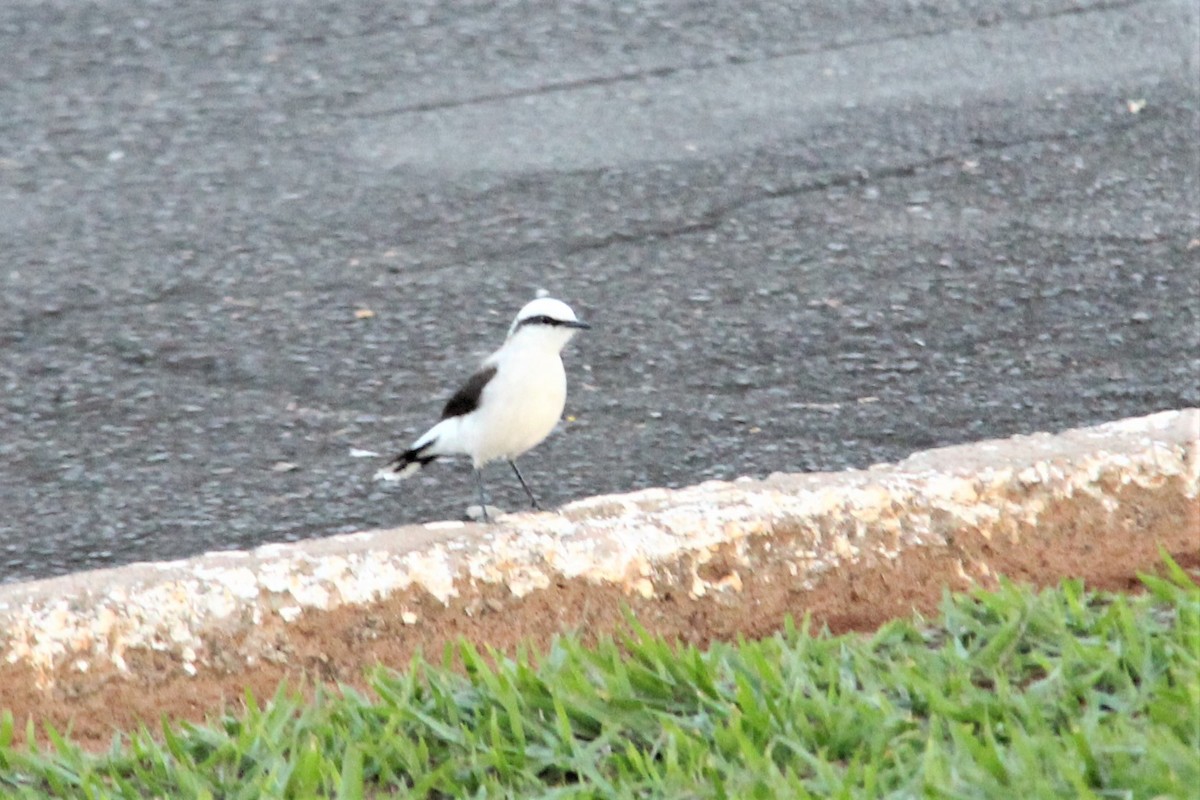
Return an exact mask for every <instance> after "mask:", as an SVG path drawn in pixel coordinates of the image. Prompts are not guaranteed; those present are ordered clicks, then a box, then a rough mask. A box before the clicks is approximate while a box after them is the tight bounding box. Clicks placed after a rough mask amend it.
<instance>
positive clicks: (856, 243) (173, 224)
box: [0, 0, 1200, 581]
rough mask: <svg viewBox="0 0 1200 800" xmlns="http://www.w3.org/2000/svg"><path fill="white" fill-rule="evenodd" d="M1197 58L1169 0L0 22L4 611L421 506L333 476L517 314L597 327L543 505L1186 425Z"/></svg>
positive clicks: (406, 495)
mask: <svg viewBox="0 0 1200 800" xmlns="http://www.w3.org/2000/svg"><path fill="white" fill-rule="evenodd" d="M1198 46H1200V22H1198V21H1197V11H1196V9H1195V8H1194V3H1189V2H1131V3H1086V2H1085V3H1077V2H1035V3H1017V2H987V3H984V2H977V3H971V2H963V3H948V4H940V3H939V4H909V3H895V4H891V3H889V4H879V3H867V2H861V3H844V2H832V0H831V1H830V2H827V3H825V4H806V5H794V4H772V3H754V2H751V3H743V2H739V3H728V4H724V5H713V4H705V3H697V4H687V3H682V2H676V1H674V0H668V1H667V2H661V3H643V4H636V5H635V4H630V5H614V4H611V3H600V2H597V3H577V4H570V5H569V7H567V8H565V9H562V10H557V11H555V12H552V11H551V10H549V9H548V8H542V7H536V8H534V7H528V6H526V5H525V4H490V3H489V4H483V3H479V4H462V5H455V4H446V3H428V4H424V5H419V4H416V3H406V4H378V3H365V2H338V3H330V2H325V3H322V2H313V1H310V0H296V1H295V2H286V3H267V4H254V3H247V2H245V0H219V1H217V2H210V3H204V4H173V3H166V4H164V3H150V2H145V3H133V2H97V3H80V2H74V1H72V2H10V3H6V4H3V5H2V6H0V254H3V261H2V262H0V511H2V512H3V514H2V515H0V581H11V580H20V579H25V578H30V577H36V576H47V575H52V574H59V573H63V572H69V571H74V570H79V569H84V568H89V567H96V566H104V565H111V564H118V563H126V562H130V561H137V560H146V559H163V558H174V557H181V556H185V555H190V554H194V553H198V552H201V551H205V550H211V549H218V548H228V547H246V546H252V545H254V544H258V543H262V542H268V541H282V540H294V539H298V538H305V537H311V536H319V535H324V534H329V533H334V532H343V531H348V530H356V529H361V528H366V527H377V526H388V525H395V524H400V523H406V522H414V521H421V520H429V519H440V518H445V517H455V516H458V515H459V514H460V513H461V512H462V509H463V508H464V506H465V505H466V503H467V502H470V501H471V499H472V497H473V495H472V490H473V486H472V483H471V480H470V476H469V471H468V470H467V469H466V467H465V465H461V464H460V465H453V464H439V465H437V466H436V467H434V468H431V469H430V470H428V471H426V472H425V473H424V474H423V475H422V476H420V477H419V478H417V479H414V480H412V481H409V482H407V483H404V484H401V485H400V486H399V487H391V486H382V485H378V484H373V483H372V482H371V480H370V478H371V474H372V473H373V472H374V470H375V468H376V467H377V466H378V464H377V463H376V462H375V461H374V460H372V459H368V458H356V457H353V456H352V455H351V451H352V449H362V450H376V451H380V452H385V453H386V452H390V451H391V450H393V449H395V448H398V447H400V446H402V445H404V444H406V443H407V442H408V440H409V439H410V438H411V437H412V436H413V435H414V434H416V433H418V432H420V431H421V430H423V429H424V428H425V426H426V425H427V424H428V423H429V422H430V421H432V420H433V419H434V418H435V417H436V414H437V411H438V410H439V409H440V406H441V404H442V402H444V400H445V398H446V397H447V396H448V395H449V393H450V392H451V391H452V390H453V388H454V383H456V382H457V380H458V379H459V378H460V377H465V375H466V374H468V373H469V371H470V370H471V368H472V367H473V366H474V362H475V361H476V360H477V359H478V358H479V357H481V356H482V355H484V354H485V353H486V352H487V351H488V350H489V349H490V348H491V347H493V346H494V345H495V344H496V343H497V341H498V339H499V338H500V337H502V336H503V332H504V330H505V328H506V326H507V324H508V321H509V318H510V316H511V314H512V313H514V312H515V310H516V309H517V308H518V307H519V306H520V305H521V303H522V302H524V301H525V300H527V299H528V298H529V297H531V296H532V294H533V292H534V291H535V289H537V288H539V287H545V288H547V289H549V290H551V291H552V292H554V293H555V294H557V295H559V296H561V297H563V298H564V299H565V300H567V301H568V302H570V303H571V304H572V305H574V306H575V308H576V309H577V310H578V311H579V312H580V313H581V315H584V316H585V317H586V318H588V319H589V320H590V321H592V322H593V324H594V325H595V329H594V330H593V331H592V332H590V334H588V335H587V336H583V337H579V338H577V339H576V342H575V343H573V344H572V346H571V347H570V348H569V350H568V372H569V374H570V381H571V394H570V397H569V399H568V410H567V413H568V415H569V416H568V419H567V421H565V422H564V425H563V427H562V429H561V430H560V432H559V433H558V434H557V435H555V436H553V437H552V438H551V439H550V440H549V441H548V442H547V443H546V444H545V445H543V446H542V447H541V448H539V449H538V450H535V451H534V452H533V453H531V454H530V456H529V457H528V458H527V459H526V462H525V464H524V467H525V468H526V475H527V477H528V478H529V479H530V480H531V482H532V483H533V484H534V486H535V488H537V489H538V490H540V492H541V494H542V495H544V496H545V498H546V499H547V500H548V501H550V502H561V501H565V500H567V499H571V498H574V497H579V496H583V495H588V494H594V493H600V492H611V491H622V490H627V489H633V488H639V487H644V486H651V485H668V486H674V485H685V484H689V483H694V482H697V481H700V480H704V479H707V478H714V477H717V478H728V477H734V476H737V475H741V474H753V475H762V474H767V473H769V472H772V471H777V470H784V471H800V470H833V469H841V468H845V467H850V466H863V465H866V464H870V463H873V462H877V461H883V460H892V459H896V458H899V457H902V456H904V455H906V454H908V453H910V452H912V451H914V450H918V449H923V448H926V447H930V446H934V445H938V444H949V443H957V442H963V441H969V440H974V439H979V438H985V437H993V436H1005V435H1009V434H1012V433H1017V432H1023V431H1032V430H1041V429H1058V428H1065V427H1072V426H1077V425H1084V424H1089V423H1095V422H1099V421H1103V420H1108V419H1114V418H1118V417H1122V416H1128V415H1133V414H1141V413H1146V412H1149V411H1154V410H1158V409H1164V408H1175V407H1182V406H1195V405H1200V378H1198V376H1200V356H1198V354H1200V329H1198V328H1200V287H1198V283H1200V278H1198V275H1200V210H1198V209H1200V189H1198V182H1200V179H1198V177H1197V176H1198V174H1200V155H1198V138H1200V137H1198V134H1197V130H1200V88H1198V84H1200V72H1198V70H1200V67H1198V64H1200V60H1198V57H1197V49H1198ZM368 312H369V314H368ZM446 375H451V376H454V377H453V378H452V379H450V380H447V378H446V377H445V376H446ZM489 477H490V485H491V487H492V489H493V491H494V493H495V495H496V499H497V500H499V501H500V502H501V504H503V505H507V506H509V507H513V508H516V507H519V506H520V500H521V497H522V495H521V491H520V488H519V487H518V486H515V485H510V483H512V481H510V480H509V476H508V475H507V474H505V471H504V470H502V469H499V468H497V469H495V470H494V471H492V472H491V473H490V476H489Z"/></svg>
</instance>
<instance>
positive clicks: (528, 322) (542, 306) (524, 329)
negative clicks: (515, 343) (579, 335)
mask: <svg viewBox="0 0 1200 800" xmlns="http://www.w3.org/2000/svg"><path fill="white" fill-rule="evenodd" d="M590 327H592V326H591V325H588V324H587V323H586V322H584V321H583V320H581V319H579V318H578V317H576V316H575V312H574V311H572V310H571V307H570V306H569V305H567V304H566V303H564V302H563V301H562V300H555V299H554V298H553V297H539V298H538V299H537V300H532V301H530V302H529V303H526V304H525V307H524V308H522V309H521V310H520V311H518V312H517V318H516V319H514V320H513V324H512V327H511V328H509V329H508V338H509V339H510V340H511V339H514V338H516V337H518V336H519V337H522V338H528V340H529V341H530V342H531V343H532V342H545V343H546V344H547V345H553V346H557V349H559V350H561V349H562V348H563V347H564V346H566V344H567V342H569V341H570V340H571V337H572V336H574V335H575V333H576V332H577V331H579V330H583V329H587V328H590Z"/></svg>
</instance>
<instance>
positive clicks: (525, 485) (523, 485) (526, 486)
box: [508, 458, 542, 511]
mask: <svg viewBox="0 0 1200 800" xmlns="http://www.w3.org/2000/svg"><path fill="white" fill-rule="evenodd" d="M508 463H509V466H511V467H512V468H513V472H515V473H516V475H517V480H519V481H520V482H521V488H522V489H524V490H525V494H527V495H529V502H530V503H531V504H532V505H533V507H534V508H536V509H537V510H538V511H541V510H542V507H541V506H539V505H538V501H537V498H536V497H534V496H533V490H532V489H530V488H529V484H528V483H526V482H525V479H524V478H522V477H521V470H519V469H517V462H516V460H515V459H511V458H510V459H509V460H508Z"/></svg>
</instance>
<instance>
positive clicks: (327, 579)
mask: <svg viewBox="0 0 1200 800" xmlns="http://www.w3.org/2000/svg"><path fill="white" fill-rule="evenodd" d="M1198 497H1200V410H1197V409H1186V410H1182V411H1167V412H1162V413H1158V414H1153V415H1151V416H1147V417H1142V418H1137V419H1129V420H1123V421H1119V422H1114V423H1109V424H1105V425H1100V426H1098V427H1094V428H1085V429H1078V430H1073V431H1068V432H1065V433H1062V434H1059V435H1048V434H1036V435H1032V436H1018V437H1014V438H1012V439H1007V440H1001V441H990V442H982V443H978V444H972V445H965V446H959V447H949V448H942V449H938V450H931V451H927V452H924V453H919V454H917V455H914V456H912V457H910V458H908V459H906V460H904V461H902V462H900V463H897V464H891V465H880V466H877V467H873V468H871V469H869V470H860V471H850V472H844V473H834V474H810V475H774V476H771V477H770V478H768V479H766V480H750V479H739V480H737V481H734V482H731V483H730V482H715V481H714V482H708V483H703V484H700V485H698V486H693V487H690V488H686V489H682V490H678V491H667V490H661V489H651V490H646V491H641V492H635V493H632V494H625V495H610V496H603V497H594V498H590V499H587V500H581V501H578V502H575V503H571V504H569V505H567V506H565V507H563V508H562V509H560V510H559V511H558V512H554V513H541V514H519V515H509V516H506V517H504V518H502V519H501V520H500V521H499V522H498V523H497V524H495V525H493V526H490V527H485V526H480V525H474V524H466V523H457V522H439V523H431V524H428V525H424V526H414V527H406V528H398V529H393V530H378V531H368V532H364V533H356V534H350V535H343V536H334V537H330V538H327V539H319V540H312V541H307V542H301V543H298V544H289V545H267V546H264V547H259V548H257V549H255V550H252V551H248V552H221V553H210V554H207V555H204V556H200V557H197V558H192V559H187V560H182V561H173V562H166V563H157V564H135V565H132V566H129V567H123V568H118V569H111V570H98V571H95V572H88V573H80V574H76V575H71V576H67V577H63V578H57V579H52V580H46V581H37V582H31V583H26V584H17V585H11V586H0V663H6V664H9V665H14V666H23V667H29V668H31V669H32V670H33V673H34V675H35V676H36V680H37V681H38V684H39V685H40V686H42V687H50V686H52V685H54V684H55V682H56V681H57V680H59V679H61V678H62V677H63V676H64V675H67V674H72V673H73V674H76V675H78V674H80V673H88V672H89V671H97V670H102V671H114V670H115V671H116V672H122V671H128V670H130V669H131V668H132V667H131V664H132V663H134V662H136V661H138V660H139V659H140V657H141V656H146V655H151V656H153V657H154V659H156V663H159V664H161V663H162V661H163V659H164V658H165V659H168V660H169V661H170V662H172V663H174V664H176V668H177V669H178V670H180V671H182V672H183V673H186V674H189V675H195V674H197V673H198V672H200V671H203V670H206V669H221V670H226V671H228V670H235V671H236V669H238V668H239V665H241V666H243V667H246V666H254V665H255V664H256V663H260V662H261V660H262V659H269V658H270V657H271V653H273V652H278V648H279V641H280V637H283V638H284V639H286V637H287V636H288V635H289V626H292V624H293V623H294V622H295V621H296V620H297V619H298V618H300V617H301V616H302V615H306V614H310V613H314V612H325V611H330V610H332V609H336V608H339V607H352V606H365V605H369V604H372V603H375V602H378V601H381V600H385V599H386V600H388V601H389V607H391V608H399V609H400V611H399V615H400V618H401V620H402V621H403V623H404V624H405V626H411V627H412V628H414V629H416V628H418V627H419V626H422V625H423V624H424V623H425V621H426V617H427V616H430V615H432V614H438V613H454V614H460V615H466V616H478V615H480V614H485V613H487V610H488V608H489V607H491V606H494V605H496V604H497V603H503V604H505V605H506V607H508V608H510V609H511V607H512V606H514V605H519V604H520V603H521V602H523V601H524V600H525V599H526V598H529V597H531V596H534V595H537V594H539V593H547V592H550V593H553V592H560V591H564V589H565V588H566V587H570V586H577V585H578V584H580V583H582V584H584V585H586V586H590V587H595V588H600V587H604V588H607V589H610V590H611V589H618V590H619V591H620V592H621V594H622V595H623V596H626V597H629V598H631V599H633V600H637V601H639V602H653V601H654V600H655V599H656V598H663V597H667V596H669V595H671V594H675V595H686V596H687V598H689V599H690V600H692V601H701V602H714V603H720V604H723V605H725V606H729V605H736V604H738V603H739V602H743V598H748V597H750V596H751V595H752V594H753V593H752V592H749V591H745V589H746V588H747V586H748V585H749V584H753V583H754V582H756V581H777V582H778V581H784V582H787V581H790V582H791V583H792V584H794V586H795V587H796V591H811V590H812V589H813V588H815V587H819V586H821V585H822V582H823V581H824V580H825V579H826V577H827V576H831V575H833V574H838V575H839V576H840V577H842V578H846V576H848V575H849V576H853V575H854V571H855V570H856V569H859V568H864V569H865V568H868V567H875V566H878V565H879V564H881V563H888V562H896V561H897V560H898V559H901V558H902V557H903V556H904V555H905V553H908V552H911V551H915V550H923V549H930V548H932V549H935V550H942V551H946V552H947V554H948V555H949V556H951V557H952V558H953V559H954V564H955V565H956V567H955V570H954V571H955V572H956V573H957V575H955V576H952V577H954V578H956V579H957V581H958V583H960V584H962V585H968V584H970V583H973V582H976V581H979V580H986V579H988V578H989V577H991V576H993V575H994V573H995V572H996V571H997V569H1003V570H1004V571H1005V572H1008V573H1010V574H1011V573H1012V572H1013V571H1014V570H1015V571H1017V572H1019V571H1020V569H1021V567H1020V565H1021V564H1023V563H1027V562H1028V560H1029V559H1036V558H1037V557H1038V556H1037V553H1038V550H1039V547H1040V546H1041V545H1043V544H1044V543H1046V542H1052V541H1054V540H1056V539H1059V538H1061V537H1064V536H1067V535H1070V536H1072V537H1075V538H1076V539H1079V538H1080V537H1081V536H1082V541H1083V542H1084V544H1082V545H1080V547H1083V548H1085V549H1086V548H1087V547H1088V545H1087V543H1086V541H1087V537H1088V535H1089V533H1088V530H1082V531H1081V526H1093V527H1095V528H1096V529H1103V530H1106V531H1108V532H1110V533H1111V532H1112V531H1113V530H1116V531H1118V532H1119V533H1120V535H1121V536H1122V537H1126V538H1132V539H1135V540H1136V539H1138V538H1139V537H1141V538H1143V539H1145V538H1147V537H1151V536H1161V535H1162V531H1164V530H1166V531H1168V532H1170V535H1171V536H1173V537H1175V538H1174V541H1175V542H1176V543H1177V544H1178V543H1179V542H1183V543H1185V544H1186V543H1189V542H1190V543H1191V544H1194V545H1195V546H1196V547H1197V548H1200V515H1198V512H1197V498H1198ZM1150 509H1157V510H1154V511H1153V515H1154V519H1155V520H1156V521H1155V523H1154V524H1153V525H1149V524H1148V523H1147V522H1146V520H1147V519H1148V517H1147V514H1150V513H1151V511H1150ZM1151 529H1153V530H1151ZM967 539H970V540H971V541H974V542H977V543H982V545H981V546H973V547H964V546H963V544H962V542H964V541H966V540H967ZM1147 544H1148V546H1151V547H1153V546H1154V545H1153V543H1152V542H1149V543H1147ZM1186 546H1191V545H1186ZM998 565H999V566H998ZM1014 565H1015V566H1014ZM397 601H399V605H397V604H396V603H397ZM410 601H411V602H410ZM746 613H747V614H753V613H755V611H754V609H752V608H748V609H747V610H746ZM498 616H500V617H501V619H499V620H498V624H503V620H502V616H503V615H498ZM134 656H138V657H139V658H134Z"/></svg>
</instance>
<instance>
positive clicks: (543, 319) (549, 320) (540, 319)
mask: <svg viewBox="0 0 1200 800" xmlns="http://www.w3.org/2000/svg"><path fill="white" fill-rule="evenodd" d="M562 324H563V321H562V320H561V319H555V318H554V317H548V316H546V315H545V314H540V315H538V316H536V317H526V318H525V319H523V320H521V322H520V323H519V324H518V325H517V327H518V328H519V327H521V326H522V325H562Z"/></svg>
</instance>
